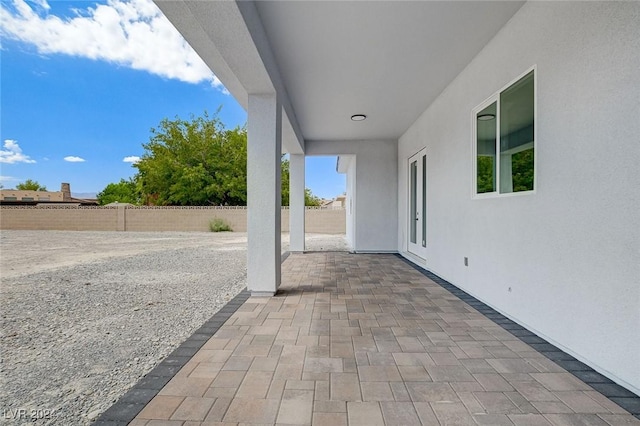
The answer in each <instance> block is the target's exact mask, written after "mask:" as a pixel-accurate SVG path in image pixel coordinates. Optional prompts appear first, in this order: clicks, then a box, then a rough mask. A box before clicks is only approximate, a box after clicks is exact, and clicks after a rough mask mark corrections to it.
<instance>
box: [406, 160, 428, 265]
mask: <svg viewBox="0 0 640 426" xmlns="http://www.w3.org/2000/svg"><path fill="white" fill-rule="evenodd" d="M426 165H427V149H426V148H423V149H421V150H420V151H419V152H417V153H416V154H414V155H412V156H411V157H409V159H408V160H407V169H408V173H407V183H408V185H407V188H408V194H407V212H408V214H407V251H408V252H409V253H411V254H413V255H415V256H418V257H420V258H421V259H426V253H427V235H426V230H427V227H426V205H427V203H426V201H427V200H426V195H427V191H426V182H427V174H426V173H427V169H426Z"/></svg>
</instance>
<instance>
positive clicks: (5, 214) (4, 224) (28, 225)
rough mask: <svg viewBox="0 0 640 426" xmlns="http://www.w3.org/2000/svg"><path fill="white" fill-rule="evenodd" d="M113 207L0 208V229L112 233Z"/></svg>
mask: <svg viewBox="0 0 640 426" xmlns="http://www.w3.org/2000/svg"><path fill="white" fill-rule="evenodd" d="M117 227H118V209H117V208H115V207H76V206H67V207H56V208H49V207H46V208H43V207H31V206H25V207H5V206H2V207H1V208H0V229H3V230H4V229H29V230H67V231H115V230H117Z"/></svg>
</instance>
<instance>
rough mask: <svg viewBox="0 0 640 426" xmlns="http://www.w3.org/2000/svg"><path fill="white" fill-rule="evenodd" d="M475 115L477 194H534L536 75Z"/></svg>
mask: <svg viewBox="0 0 640 426" xmlns="http://www.w3.org/2000/svg"><path fill="white" fill-rule="evenodd" d="M489 102H490V103H489ZM487 104H488V106H484V105H487ZM480 108H482V109H480ZM475 111H476V115H475V120H476V122H475V131H476V134H475V156H476V158H475V159H474V161H475V166H476V175H475V187H476V188H475V190H476V194H485V193H500V194H507V193H512V192H523V191H532V190H533V189H534V178H535V134H534V133H535V130H534V129H535V78H534V71H531V72H529V73H528V74H526V75H525V76H524V77H522V78H521V79H519V80H518V81H516V82H515V83H514V84H512V85H510V86H509V87H507V88H506V89H504V90H502V91H501V92H499V93H496V94H495V95H494V96H493V97H492V98H490V99H489V101H488V102H487V103H485V104H483V106H482V107H479V108H478V109H476V110H475Z"/></svg>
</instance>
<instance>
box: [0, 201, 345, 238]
mask: <svg viewBox="0 0 640 426" xmlns="http://www.w3.org/2000/svg"><path fill="white" fill-rule="evenodd" d="M214 218H220V219H223V220H224V221H225V222H226V223H227V224H229V226H231V228H232V229H233V230H234V231H235V232H246V231H247V209H246V208H244V207H237V208H236V207H146V206H143V207H136V206H117V207H115V206H114V207H78V206H64V207H63V206H46V207H34V206H19V207H18V206H11V207H8V206H2V207H0V229H3V230H8V229H24V230H63V231H184V232H190V231H199V232H207V231H209V221H211V220H212V219H214ZM281 220H282V230H283V232H288V230H289V209H288V208H283V209H282V219H281ZM305 220H306V232H309V233H323V234H344V233H345V229H346V220H345V210H344V209H317V208H308V209H307V210H306V215H305Z"/></svg>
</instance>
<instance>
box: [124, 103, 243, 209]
mask: <svg viewBox="0 0 640 426" xmlns="http://www.w3.org/2000/svg"><path fill="white" fill-rule="evenodd" d="M151 133H152V135H151V139H150V141H149V143H146V144H143V145H142V146H143V148H144V149H145V151H146V152H145V153H144V154H143V155H142V157H141V159H140V161H139V162H137V163H136V164H135V165H134V167H136V168H137V169H138V176H137V178H138V181H139V182H140V189H141V191H142V194H143V195H144V197H145V202H146V203H148V204H157V205H182V206H205V205H246V203H247V131H246V128H240V127H238V128H235V129H233V130H226V129H225V128H224V126H223V125H222V123H221V122H220V120H219V119H218V118H217V117H215V116H214V117H210V116H209V115H208V114H207V112H206V111H205V113H204V115H203V116H202V117H193V116H192V117H191V120H190V121H187V120H182V119H180V118H178V117H176V119H175V120H168V119H164V120H162V121H161V122H160V126H159V127H158V128H155V129H152V130H151Z"/></svg>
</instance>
